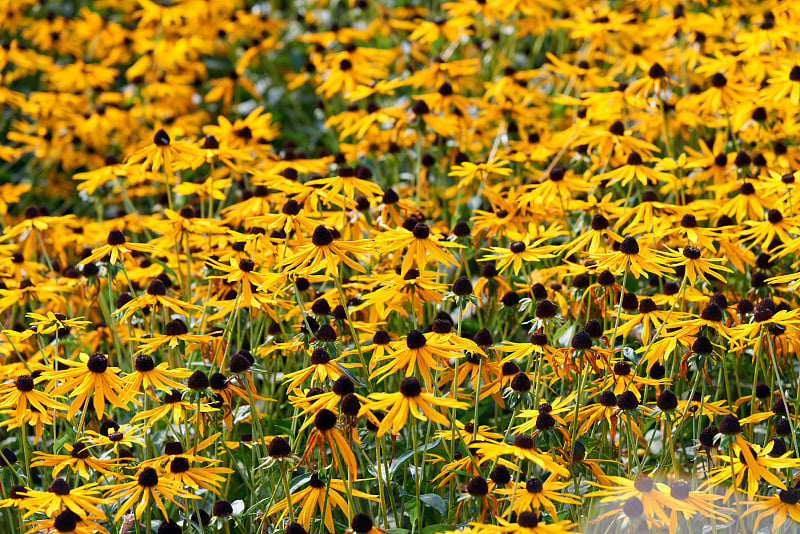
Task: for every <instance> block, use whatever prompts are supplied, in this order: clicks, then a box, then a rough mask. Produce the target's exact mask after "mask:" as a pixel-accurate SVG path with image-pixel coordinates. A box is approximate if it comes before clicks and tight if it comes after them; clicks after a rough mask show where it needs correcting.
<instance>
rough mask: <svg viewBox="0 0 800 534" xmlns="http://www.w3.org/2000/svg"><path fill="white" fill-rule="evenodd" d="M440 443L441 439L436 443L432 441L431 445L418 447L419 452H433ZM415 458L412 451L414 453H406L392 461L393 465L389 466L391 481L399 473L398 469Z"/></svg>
mask: <svg viewBox="0 0 800 534" xmlns="http://www.w3.org/2000/svg"><path fill="white" fill-rule="evenodd" d="M440 441H442V439H441V438H439V439H437V440H436V441H432V442H431V443H428V444H423V445H419V446H418V447H417V452H422V451H429V450H431V449H433V448H436V447H437V446H438V445H439V442H440ZM413 456H414V451H413V450H412V451H408V452H404V453H403V454H401V455H400V456H398V457H397V458H395V459H394V460H392V463H391V464H389V478H390V479H391V478H392V477H393V476H394V474H395V472H396V471H397V469H398V468H399V467H400V466H401V465H403V464H404V463H405V462H407V461H408V459H409V458H412V457H413Z"/></svg>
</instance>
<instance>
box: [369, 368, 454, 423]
mask: <svg viewBox="0 0 800 534" xmlns="http://www.w3.org/2000/svg"><path fill="white" fill-rule="evenodd" d="M370 398H371V399H375V400H374V401H373V402H371V403H370V405H369V407H370V408H371V409H373V410H387V411H388V413H387V414H386V416H385V417H384V418H383V420H382V421H381V424H380V425H379V426H378V435H379V436H382V435H383V434H385V433H387V432H389V430H392V431H393V432H395V433H397V432H399V431H400V430H402V428H403V427H404V426H405V424H406V421H407V420H408V415H409V413H410V414H411V415H412V416H413V417H414V418H415V419H418V420H420V421H427V420H428V419H429V418H430V420H431V421H434V422H436V423H438V424H440V425H443V426H450V422H449V421H448V419H447V417H445V416H444V415H442V413H441V412H440V411H439V410H441V409H442V408H453V409H464V408H466V407H467V404H466V403H464V402H460V401H456V400H454V399H449V398H443V397H437V396H435V395H433V394H432V393H428V392H427V391H425V390H424V389H422V386H421V385H420V383H419V380H417V379H416V378H415V377H413V376H407V377H406V378H404V379H403V380H402V382H401V384H400V391H398V392H397V393H373V394H372V395H370Z"/></svg>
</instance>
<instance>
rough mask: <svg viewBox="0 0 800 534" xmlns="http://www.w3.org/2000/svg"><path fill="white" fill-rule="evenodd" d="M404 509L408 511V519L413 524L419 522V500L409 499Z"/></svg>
mask: <svg viewBox="0 0 800 534" xmlns="http://www.w3.org/2000/svg"><path fill="white" fill-rule="evenodd" d="M403 507H404V508H405V509H406V513H407V514H408V518H409V519H410V520H411V524H412V525H414V524H416V522H417V498H416V497H414V498H411V499H408V500H407V501H406V502H405V504H404V505H403Z"/></svg>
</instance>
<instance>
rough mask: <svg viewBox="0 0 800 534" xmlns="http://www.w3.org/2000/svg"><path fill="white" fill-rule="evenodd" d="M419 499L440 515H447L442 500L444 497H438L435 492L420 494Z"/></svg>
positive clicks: (445, 504)
mask: <svg viewBox="0 0 800 534" xmlns="http://www.w3.org/2000/svg"><path fill="white" fill-rule="evenodd" d="M419 500H420V501H422V502H424V503H425V504H427V505H428V506H430V507H431V508H433V509H434V510H436V511H437V512H439V515H441V516H442V517H447V503H445V502H444V499H442V498H441V497H439V495H437V494H436V493H426V494H425V495H420V496H419Z"/></svg>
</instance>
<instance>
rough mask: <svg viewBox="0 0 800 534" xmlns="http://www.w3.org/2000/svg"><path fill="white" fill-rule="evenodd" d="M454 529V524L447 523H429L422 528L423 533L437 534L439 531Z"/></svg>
mask: <svg viewBox="0 0 800 534" xmlns="http://www.w3.org/2000/svg"><path fill="white" fill-rule="evenodd" d="M448 530H453V525H448V524H447V523H438V524H436V525H428V526H427V527H423V528H422V534H436V533H437V532H447V531H448Z"/></svg>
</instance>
